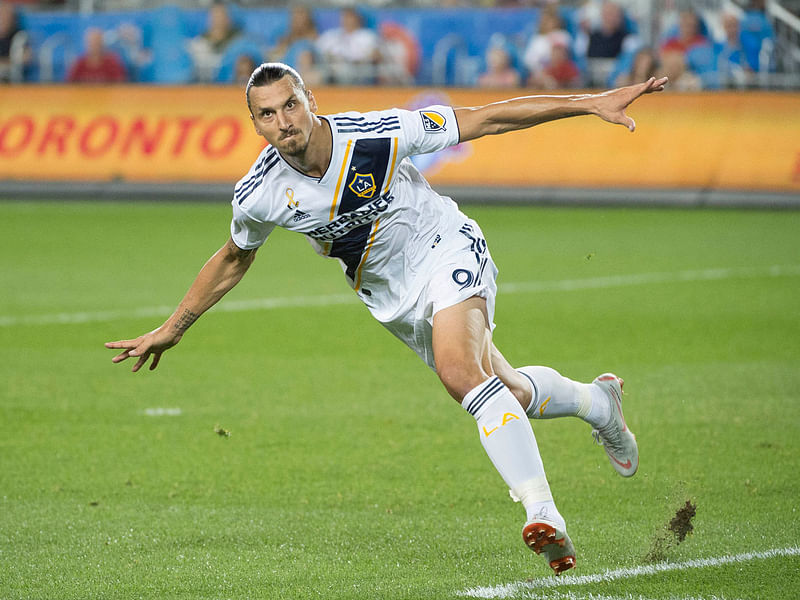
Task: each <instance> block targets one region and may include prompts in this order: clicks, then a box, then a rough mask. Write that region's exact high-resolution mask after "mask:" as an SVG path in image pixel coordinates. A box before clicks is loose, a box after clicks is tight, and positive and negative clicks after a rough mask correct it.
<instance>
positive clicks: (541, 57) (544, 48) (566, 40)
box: [522, 4, 572, 75]
mask: <svg viewBox="0 0 800 600" xmlns="http://www.w3.org/2000/svg"><path fill="white" fill-rule="evenodd" d="M555 45H561V46H564V47H566V48H569V47H571V45H572V37H571V36H570V35H569V33H567V31H566V30H565V29H564V26H563V24H562V22H561V17H560V16H559V14H558V5H557V4H548V5H547V6H545V7H544V8H543V9H542V10H541V14H540V15H539V30H538V33H537V34H536V35H534V36H533V37H532V38H531V40H530V42H528V45H527V47H526V48H525V54H524V56H523V59H522V60H523V62H524V63H525V67H526V68H527V69H528V71H529V72H530V73H531V75H533V74H536V73H538V72H539V71H542V70H544V69H545V68H546V67H547V65H548V64H549V62H550V51H551V49H552V48H553V46H555Z"/></svg>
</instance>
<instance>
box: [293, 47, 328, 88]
mask: <svg viewBox="0 0 800 600" xmlns="http://www.w3.org/2000/svg"><path fill="white" fill-rule="evenodd" d="M295 63H296V68H297V70H298V71H299V72H300V73H301V74H302V76H303V81H304V82H305V84H306V86H307V87H310V88H313V87H319V86H321V85H325V83H326V82H327V79H326V74H325V71H324V70H323V69H322V68H321V67H320V65H319V61H318V60H317V53H316V52H315V51H314V48H312V47H304V48H301V49H300V50H299V52H298V53H297V54H296V55H295Z"/></svg>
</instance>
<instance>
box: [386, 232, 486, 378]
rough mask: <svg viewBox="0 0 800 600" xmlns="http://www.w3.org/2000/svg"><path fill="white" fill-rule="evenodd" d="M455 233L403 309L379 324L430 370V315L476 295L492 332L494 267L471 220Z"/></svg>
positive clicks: (431, 352)
mask: <svg viewBox="0 0 800 600" xmlns="http://www.w3.org/2000/svg"><path fill="white" fill-rule="evenodd" d="M458 233H459V234H460V235H452V236H448V238H449V240H450V241H449V242H448V247H447V248H444V249H442V250H443V252H441V253H439V256H437V262H436V264H435V265H432V268H431V270H430V276H429V277H427V278H420V279H421V281H420V284H419V285H418V286H415V288H414V290H413V291H411V293H410V294H409V302H408V303H406V308H405V309H404V310H403V311H402V312H400V313H398V314H396V315H395V316H394V318H392V320H391V321H388V322H381V323H382V325H383V326H384V327H386V328H387V329H388V330H389V331H391V332H392V333H393V334H394V335H395V336H397V337H398V338H399V339H401V340H402V341H403V342H404V343H405V344H406V345H407V346H408V347H409V348H411V349H412V350H413V351H414V352H416V353H417V355H418V356H419V357H420V358H421V359H422V360H424V361H425V363H426V364H427V365H428V366H429V367H430V368H431V369H433V370H434V371H436V365H435V363H434V359H433V315H435V314H436V313H437V312H439V311H440V310H442V309H443V308H448V307H450V306H454V305H456V304H458V303H460V302H463V301H464V300H468V299H469V298H472V297H473V296H479V297H481V298H485V299H486V310H487V313H488V318H489V325H490V327H491V328H492V330H494V307H495V296H496V295H497V283H496V278H497V267H496V266H495V264H494V261H493V260H492V257H491V255H490V254H489V249H488V247H487V246H486V240H484V238H483V232H481V229H480V227H478V224H477V223H476V222H475V221H473V220H472V219H466V220H465V222H464V224H463V225H462V227H461V228H460V229H459V230H458Z"/></svg>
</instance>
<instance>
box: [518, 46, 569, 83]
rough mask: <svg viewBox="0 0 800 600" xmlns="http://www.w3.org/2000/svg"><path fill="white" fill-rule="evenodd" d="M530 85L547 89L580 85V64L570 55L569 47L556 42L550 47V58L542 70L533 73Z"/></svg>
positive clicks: (529, 81)
mask: <svg viewBox="0 0 800 600" xmlns="http://www.w3.org/2000/svg"><path fill="white" fill-rule="evenodd" d="M528 83H529V85H531V86H533V87H537V88H542V89H546V90H556V89H565V88H575V87H580V85H581V83H582V77H581V72H580V69H578V65H576V64H575V62H574V61H573V60H572V58H571V57H570V51H569V48H567V47H566V46H565V45H563V44H555V45H554V46H553V47H552V48H551V49H550V60H549V62H548V63H547V65H546V66H545V67H544V69H542V70H541V71H537V72H536V73H531V76H530V78H529V80H528Z"/></svg>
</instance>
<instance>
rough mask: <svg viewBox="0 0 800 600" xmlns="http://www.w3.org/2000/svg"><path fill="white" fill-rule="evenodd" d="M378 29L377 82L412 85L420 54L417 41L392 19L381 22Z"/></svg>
mask: <svg viewBox="0 0 800 600" xmlns="http://www.w3.org/2000/svg"><path fill="white" fill-rule="evenodd" d="M378 31H379V38H380V46H379V54H380V58H379V61H378V83H381V84H383V85H412V84H413V83H414V77H415V76H416V73H417V69H418V68H419V61H420V55H421V54H422V50H421V49H420V47H419V41H417V39H416V38H415V37H414V35H413V34H412V33H411V32H410V31H409V30H408V29H406V28H405V27H403V26H402V25H400V24H398V23H393V22H392V21H385V22H383V23H381V24H380V27H379V29H378Z"/></svg>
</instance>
